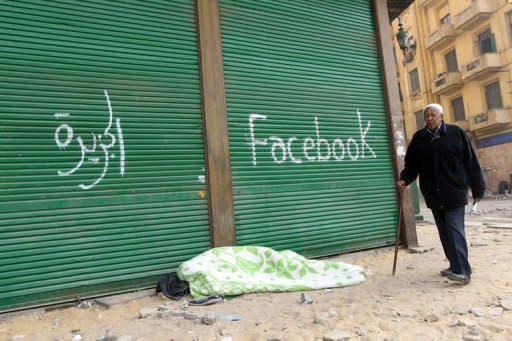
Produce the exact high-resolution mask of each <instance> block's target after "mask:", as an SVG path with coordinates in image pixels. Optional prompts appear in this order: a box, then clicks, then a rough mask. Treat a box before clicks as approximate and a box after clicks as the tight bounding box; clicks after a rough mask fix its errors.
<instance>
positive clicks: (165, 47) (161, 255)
mask: <svg viewBox="0 0 512 341" xmlns="http://www.w3.org/2000/svg"><path fill="white" fill-rule="evenodd" d="M0 18H1V22H2V25H0V41H1V42H2V48H1V49H0V120H1V126H0V174H1V177H0V191H1V193H2V195H1V196H0V248H1V250H2V257H1V258H0V310H9V309H15V308H19V307H27V306H32V305H38V304H45V303H55V302H59V301H65V300H69V299H75V298H78V297H85V296H89V295H94V294H99V293H108V292H115V291H122V290H128V289H133V288H140V287H144V286H146V287H147V286H154V285H155V283H156V282H155V279H156V278H157V277H159V276H160V275H161V274H164V273H168V272H170V271H172V270H173V269H175V268H176V267H177V266H178V265H179V264H180V263H181V262H182V261H184V260H186V259H189V258H191V257H193V256H194V255H196V254H198V253H200V252H202V251H204V250H206V249H208V248H209V246H210V235H209V227H208V207H207V202H206V199H204V198H205V197H206V195H205V192H206V186H205V183H204V167H205V158H204V142H203V131H202V118H201V98H200V86H199V70H198V68H199V67H198V53H197V52H198V51H197V37H196V28H195V25H196V24H195V2H194V1H193V0H178V1H163V0H162V1H157V0H155V1H136V0H121V1H99V0H97V1H42V0H39V1H37V0H30V1H21V0H20V1H3V2H0Z"/></svg>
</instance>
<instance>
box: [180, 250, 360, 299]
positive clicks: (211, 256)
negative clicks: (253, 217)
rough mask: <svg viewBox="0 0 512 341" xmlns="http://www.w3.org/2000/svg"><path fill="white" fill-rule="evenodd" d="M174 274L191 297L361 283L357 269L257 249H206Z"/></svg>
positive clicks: (350, 266) (331, 262) (284, 252)
mask: <svg viewBox="0 0 512 341" xmlns="http://www.w3.org/2000/svg"><path fill="white" fill-rule="evenodd" d="M177 273H178V276H179V277H180V278H181V279H182V280H184V281H187V282H188V284H189V287H190V293H191V294H192V296H193V297H204V296H210V295H226V296H229V295H240V294H244V293H250V292H263V291H297V290H313V289H322V288H334V287H343V286H347V285H354V284H358V283H361V282H363V281H364V275H363V268H362V267H360V266H358V265H351V264H347V263H342V262H333V261H320V260H310V259H306V258H304V257H302V256H301V255H299V254H297V253H295V252H293V251H282V252H277V251H275V250H273V249H270V248H267V247H260V246H232V247H231V246H228V247H218V248H214V249H210V250H208V251H206V252H204V253H202V254H200V255H198V256H196V257H194V258H192V259H191V260H188V261H186V262H183V263H182V264H181V265H180V266H179V267H178V270H177Z"/></svg>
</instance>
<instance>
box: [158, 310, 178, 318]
mask: <svg viewBox="0 0 512 341" xmlns="http://www.w3.org/2000/svg"><path fill="white" fill-rule="evenodd" d="M156 315H157V316H158V317H159V318H169V317H183V316H185V312H184V311H183V310H166V311H159V312H157V313H156Z"/></svg>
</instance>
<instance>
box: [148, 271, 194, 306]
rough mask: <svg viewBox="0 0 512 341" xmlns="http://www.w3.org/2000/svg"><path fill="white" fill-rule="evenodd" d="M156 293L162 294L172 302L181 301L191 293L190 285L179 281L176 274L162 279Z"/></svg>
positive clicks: (157, 285)
mask: <svg viewBox="0 0 512 341" xmlns="http://www.w3.org/2000/svg"><path fill="white" fill-rule="evenodd" d="M156 292H162V294H164V295H165V296H166V297H168V298H170V299H172V300H179V299H180V298H181V297H183V296H185V295H186V294H188V293H190V291H189V288H188V283H187V282H185V281H182V280H181V279H179V278H178V276H177V275H176V274H175V273H172V274H169V275H165V276H164V277H162V278H160V279H159V280H158V283H157V284H156Z"/></svg>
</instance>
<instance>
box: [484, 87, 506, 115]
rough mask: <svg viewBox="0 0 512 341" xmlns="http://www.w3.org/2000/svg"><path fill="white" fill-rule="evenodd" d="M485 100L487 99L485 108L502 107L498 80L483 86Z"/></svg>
mask: <svg viewBox="0 0 512 341" xmlns="http://www.w3.org/2000/svg"><path fill="white" fill-rule="evenodd" d="M485 100H486V101H487V110H491V109H500V108H503V102H502V100H501V91H500V82H499V81H496V82H493V83H491V84H487V85H486V86H485Z"/></svg>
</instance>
